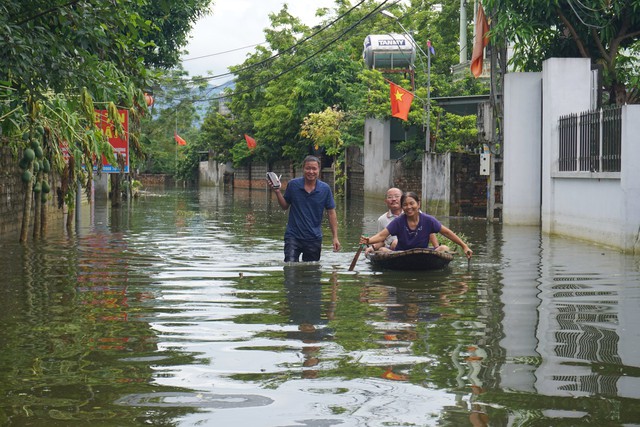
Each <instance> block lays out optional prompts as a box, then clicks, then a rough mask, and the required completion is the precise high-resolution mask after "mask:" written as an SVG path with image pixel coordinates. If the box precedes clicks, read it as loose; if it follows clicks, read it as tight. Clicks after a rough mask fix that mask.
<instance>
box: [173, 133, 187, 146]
mask: <svg viewBox="0 0 640 427" xmlns="http://www.w3.org/2000/svg"><path fill="white" fill-rule="evenodd" d="M173 138H174V139H175V140H176V142H177V143H178V145H187V141H185V140H184V139H182V138H180V135H178V132H174V133H173Z"/></svg>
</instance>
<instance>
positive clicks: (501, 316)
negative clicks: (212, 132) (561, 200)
mask: <svg viewBox="0 0 640 427" xmlns="http://www.w3.org/2000/svg"><path fill="white" fill-rule="evenodd" d="M338 205H339V206H338V209H337V212H338V221H339V226H340V230H339V235H340V241H341V243H342V246H343V250H342V251H341V252H338V253H334V252H331V241H330V238H329V237H330V232H329V230H328V226H327V224H326V221H325V238H324V244H323V254H322V260H321V262H320V263H318V264H314V263H312V264H305V263H300V264H298V265H285V264H284V263H283V262H282V260H283V251H282V249H283V234H284V228H285V224H286V218H287V216H286V215H287V214H286V212H283V211H282V210H281V209H280V207H279V206H278V203H277V201H276V199H275V197H273V195H272V194H270V193H268V192H265V191H249V190H235V191H234V192H230V191H226V192H225V191H223V190H222V189H217V188H208V189H202V190H147V191H146V192H145V194H144V195H143V196H142V197H141V198H139V199H136V200H134V201H133V202H132V203H130V204H129V205H127V204H125V205H124V206H123V207H122V208H120V209H117V210H113V209H111V207H110V206H108V205H106V204H104V205H101V206H94V207H93V208H92V209H89V207H85V210H86V212H83V216H82V219H81V223H80V226H79V227H78V230H77V232H74V233H73V234H72V235H67V233H66V232H65V231H64V230H58V229H55V228H54V227H52V230H51V231H50V233H49V236H48V237H47V239H46V240H43V241H39V242H35V243H33V242H30V243H28V244H26V245H20V244H18V243H17V240H18V239H17V237H16V238H15V239H8V238H4V239H3V240H1V241H0V249H1V251H0V272H1V274H2V279H1V283H2V286H0V298H1V301H2V303H3V304H2V306H3V310H2V311H1V312H0V325H1V328H0V396H1V400H0V402H1V405H0V425H3V426H5V425H6V426H57V425H60V426H62V425H64V426H76V425H77V426H86V425H99V426H138V425H158V426H252V427H255V426H282V427H284V426H287V427H289V426H316V427H325V426H339V425H340V426H398V425H403V426H436V425H437V426H451V427H459V426H488V425H491V426H580V425H599V426H603V425H607V426H640V258H639V257H637V256H636V257H633V256H629V255H623V254H621V253H619V252H614V251H610V250H608V249H607V248H605V247H600V246H594V245H591V244H588V243H585V242H580V241H574V240H568V239H562V238H559V237H553V236H548V235H541V233H540V231H539V229H538V228H535V227H508V226H502V225H500V224H487V223H486V222H485V221H484V220H473V219H461V218H455V219H454V218H452V219H450V218H439V219H441V220H442V222H443V223H444V224H445V225H447V226H448V227H449V228H451V229H452V230H454V231H455V232H459V233H461V234H463V235H464V236H466V239H467V241H468V243H469V244H470V246H471V248H472V249H473V250H474V257H473V258H472V260H471V261H470V262H467V260H466V258H465V257H464V256H461V255H458V256H456V257H455V258H454V260H453V261H452V262H451V264H450V265H449V266H448V267H447V268H446V269H445V270H443V271H438V272H429V273H425V272H398V271H378V270H374V269H372V268H371V266H370V264H369V262H368V261H367V260H366V259H365V258H364V256H361V257H360V259H359V261H358V263H357V265H356V267H355V270H354V271H352V272H350V271H348V267H349V264H350V263H351V261H352V259H353V257H354V254H355V252H356V250H357V242H358V238H359V236H360V234H361V233H368V234H373V233H374V232H375V231H376V230H375V228H376V219H377V217H378V216H379V215H380V214H381V213H382V212H383V211H384V210H385V205H384V202H383V201H382V199H378V200H368V199H367V200H364V201H363V200H351V201H348V202H346V203H342V202H339V203H338Z"/></svg>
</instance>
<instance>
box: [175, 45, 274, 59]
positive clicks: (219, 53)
mask: <svg viewBox="0 0 640 427" xmlns="http://www.w3.org/2000/svg"><path fill="white" fill-rule="evenodd" d="M262 44H266V42H264V43H256V44H250V45H247V46H242V47H238V48H235V49H231V50H225V51H224V52H217V53H210V54H208V55H203V56H196V57H194V58H185V59H183V60H182V62H187V61H193V60H196V59H202V58H209V57H211V56H218V55H224V54H225V53H231V52H237V51H239V50H243V49H249V48H250V47H256V46H260V45H262Z"/></svg>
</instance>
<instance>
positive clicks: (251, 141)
mask: <svg viewBox="0 0 640 427" xmlns="http://www.w3.org/2000/svg"><path fill="white" fill-rule="evenodd" d="M244 139H245V140H246V141H247V147H248V148H249V150H253V149H254V148H256V147H257V145H258V144H257V143H256V140H255V139H253V138H251V137H250V136H249V135H247V134H246V133H245V134H244Z"/></svg>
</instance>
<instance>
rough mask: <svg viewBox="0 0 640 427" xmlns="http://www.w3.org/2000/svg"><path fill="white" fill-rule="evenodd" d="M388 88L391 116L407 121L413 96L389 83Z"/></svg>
mask: <svg viewBox="0 0 640 427" xmlns="http://www.w3.org/2000/svg"><path fill="white" fill-rule="evenodd" d="M389 88H390V91H391V116H392V117H397V118H399V119H402V120H407V118H408V115H409V110H410V109H411V101H413V94H412V93H411V92H409V91H408V90H404V89H402V88H401V87H400V86H398V85H396V84H394V83H391V82H389Z"/></svg>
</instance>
